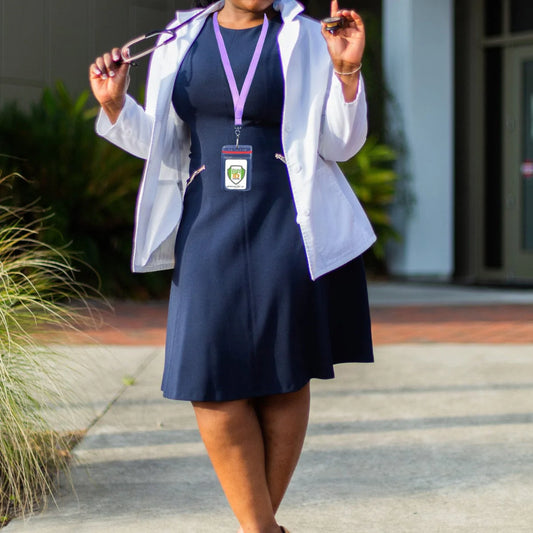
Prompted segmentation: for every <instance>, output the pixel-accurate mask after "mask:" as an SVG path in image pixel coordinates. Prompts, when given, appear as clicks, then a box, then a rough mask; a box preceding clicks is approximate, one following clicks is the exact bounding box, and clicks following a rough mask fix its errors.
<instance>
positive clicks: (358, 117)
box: [318, 75, 368, 161]
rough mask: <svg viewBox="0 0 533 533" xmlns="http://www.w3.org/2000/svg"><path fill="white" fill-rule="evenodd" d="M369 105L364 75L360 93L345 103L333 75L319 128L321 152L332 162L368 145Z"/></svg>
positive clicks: (360, 81)
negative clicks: (367, 106) (367, 105)
mask: <svg viewBox="0 0 533 533" xmlns="http://www.w3.org/2000/svg"><path fill="white" fill-rule="evenodd" d="M367 131H368V126H367V108H366V96H365V85H364V81H363V77H362V76H360V78H359V87H358V90H357V95H356V97H355V100H354V101H353V102H346V101H345V100H344V95H343V93H342V85H341V82H340V81H339V79H338V78H337V76H335V75H332V79H331V84H330V88H329V93H328V97H327V100H326V104H325V107H324V115H323V119H322V126H321V131H320V138H319V145H318V153H319V154H320V155H321V156H322V157H323V158H324V159H326V160H329V161H346V160H348V159H350V158H351V157H353V156H354V155H355V154H356V153H357V152H358V151H359V150H360V149H361V148H362V146H363V145H364V144H365V141H366V135H367Z"/></svg>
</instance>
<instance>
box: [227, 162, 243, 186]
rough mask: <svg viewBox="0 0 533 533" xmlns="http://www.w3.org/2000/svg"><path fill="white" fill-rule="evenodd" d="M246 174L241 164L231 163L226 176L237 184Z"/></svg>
mask: <svg viewBox="0 0 533 533" xmlns="http://www.w3.org/2000/svg"><path fill="white" fill-rule="evenodd" d="M245 176H246V170H245V168H244V167H243V166H242V165H231V166H230V167H229V168H228V178H229V179H230V180H231V182H232V183H235V185H237V184H238V183H240V182H241V181H242V180H243V179H244V177H245Z"/></svg>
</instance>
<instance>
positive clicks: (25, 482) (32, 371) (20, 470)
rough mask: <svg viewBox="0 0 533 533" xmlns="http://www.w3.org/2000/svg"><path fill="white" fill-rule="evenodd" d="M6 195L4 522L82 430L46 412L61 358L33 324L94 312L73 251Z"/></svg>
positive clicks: (0, 358)
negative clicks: (68, 429)
mask: <svg viewBox="0 0 533 533" xmlns="http://www.w3.org/2000/svg"><path fill="white" fill-rule="evenodd" d="M10 179H14V177H13V176H9V177H5V178H3V179H2V178H0V184H1V185H4V186H5V184H6V180H10ZM4 189H5V188H4ZM8 202H9V199H8V198H0V527H1V526H2V525H5V524H6V523H7V522H8V521H9V519H10V518H12V517H13V516H14V515H16V514H20V513H25V512H27V511H29V510H32V509H34V508H35V507H36V506H37V505H39V504H40V503H41V502H42V501H43V497H44V496H45V495H46V494H48V493H50V492H51V489H52V487H53V484H54V479H55V478H56V476H57V474H58V472H59V471H61V470H62V469H64V468H65V467H67V465H68V458H69V450H70V449H71V447H72V445H73V444H74V443H75V442H76V440H77V438H78V437H79V435H78V436H77V435H76V434H69V435H61V434H58V433H57V432H55V431H54V430H53V428H51V427H49V423H48V422H47V420H46V417H45V416H44V414H43V410H44V408H47V409H49V408H50V407H53V406H56V405H62V404H64V401H65V398H66V396H65V394H66V391H65V390H64V389H63V387H62V383H61V380H60V379H59V368H60V366H61V365H62V364H63V362H62V361H61V356H60V355H59V354H58V353H55V352H54V350H53V349H51V348H48V347H46V346H43V345H41V344H39V343H38V341H37V340H36V337H35V335H34V332H35V331H36V330H39V331H41V332H42V331H46V330H49V329H53V330H55V331H56V333H57V329H58V328H62V329H72V328H76V327H77V326H78V325H79V324H80V321H83V322H86V321H87V320H92V319H93V318H92V317H91V313H90V312H89V313H87V311H88V310H89V311H90V306H89V304H88V303H87V302H88V300H87V299H88V295H89V294H90V293H91V290H90V289H88V288H87V287H85V286H83V285H80V284H79V283H77V282H76V279H75V268H74V266H73V264H72V258H71V257H69V254H68V252H67V251H66V250H64V249H57V248H54V247H52V246H49V245H46V244H43V243H42V242H40V241H39V239H38V236H39V232H40V231H41V230H42V228H43V226H44V225H45V224H46V222H47V219H46V218H42V217H41V218H40V217H36V216H35V214H36V208H35V207H32V206H28V207H24V208H21V207H10V206H8V205H6V204H7V203H8ZM28 212H32V213H31V214H32V216H31V217H29V219H30V220H32V222H27V220H28V217H27V215H28Z"/></svg>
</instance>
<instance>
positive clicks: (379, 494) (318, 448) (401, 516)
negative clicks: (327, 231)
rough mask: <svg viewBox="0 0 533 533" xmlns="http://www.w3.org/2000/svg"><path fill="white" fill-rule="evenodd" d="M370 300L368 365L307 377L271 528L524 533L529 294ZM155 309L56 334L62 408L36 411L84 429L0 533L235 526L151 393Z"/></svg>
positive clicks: (432, 291)
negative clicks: (299, 443)
mask: <svg viewBox="0 0 533 533" xmlns="http://www.w3.org/2000/svg"><path fill="white" fill-rule="evenodd" d="M371 301H372V310H373V321H374V337H375V340H376V363H375V364H373V365H340V366H339V367H338V372H337V379H335V380H333V381H318V380H315V381H314V382H313V384H312V389H313V405H312V412H311V420H310V426H309V433H308V438H307V440H306V445H305V448H304V452H303V455H302V459H301V461H300V464H299V466H298V469H297V471H296V474H295V477H294V479H293V482H292V484H291V487H290V488H289V491H288V493H287V496H286V499H285V500H284V503H283V506H282V508H281V509H280V513H279V519H280V522H281V523H283V524H285V525H286V526H287V527H289V529H290V530H291V531H292V532H293V533H319V532H320V533H324V532H326V531H327V532H332V533H351V532H355V531H365V532H376V533H377V532H379V533H383V532H384V533H389V532H391V533H397V532H417V533H418V532H423V533H428V532H429V533H433V532H454V533H455V532H468V533H477V532H480V533H481V532H483V533H487V532H489V533H491V532H492V533H500V532H505V533H507V532H510V533H514V532H531V531H533V328H532V326H531V324H533V321H532V318H533V292H532V291H526V290H523V291H510V290H507V291H495V290H493V291H489V290H486V289H462V288H457V287H442V286H432V285H403V284H398V285H396V284H373V285H372V286H371ZM165 313H166V310H165V305H164V303H155V304H149V305H143V306H138V305H133V304H123V303H121V304H119V305H117V306H116V314H115V315H114V316H113V317H109V318H108V325H107V326H106V327H105V328H103V329H100V330H99V331H94V332H87V333H89V334H91V336H92V338H93V339H95V340H99V341H103V342H104V343H105V345H97V344H89V343H88V337H86V336H83V338H81V337H80V338H77V339H71V342H74V341H76V342H77V345H69V346H68V347H66V348H65V351H66V355H67V357H68V359H69V360H70V361H71V366H69V367H68V370H65V379H67V380H69V381H70V382H71V383H73V384H74V386H75V388H76V398H77V400H76V401H75V402H71V406H70V410H69V415H68V416H65V413H62V412H60V411H58V410H54V411H52V412H51V413H50V416H51V417H52V419H54V420H55V425H56V426H57V427H65V428H66V427H73V428H79V427H80V426H85V427H90V429H89V432H88V435H87V437H86V439H85V440H84V441H83V443H82V444H81V445H80V446H79V447H78V449H77V451H76V465H75V467H74V468H73V471H72V483H71V484H69V483H66V482H65V481H63V484H62V487H61V489H60V490H59V493H58V496H57V506H55V505H54V504H53V502H50V505H49V507H48V509H47V510H46V511H45V512H44V513H42V514H39V515H36V516H34V517H32V518H31V519H30V520H28V521H23V520H15V521H13V522H11V523H10V524H9V525H8V526H7V527H6V528H5V530H6V533H12V532H19V531H32V532H36V533H52V532H53V533H70V532H76V533H85V532H102V533H107V532H112V533H115V532H116V533H122V532H127V533H137V532H139V533H144V532H152V531H157V532H163V533H165V532H177V533H182V532H183V533H185V532H187V533H218V532H220V533H226V532H227V533H230V532H233V533H234V532H235V531H236V530H237V524H236V522H235V520H234V518H233V516H232V514H231V512H230V511H229V509H228V507H227V504H226V502H225V500H224V496H223V494H222V492H221V490H220V488H219V487H218V484H217V481H216V478H215V476H214V474H213V472H212V469H211V466H210V464H209V460H208V459H207V457H206V455H205V452H204V450H203V445H202V443H201V440H200V438H199V436H198V432H197V430H196V427H195V421H194V416H193V413H192V411H191V408H190V406H189V405H188V404H186V403H182V402H171V401H166V400H163V399H162V398H161V394H160V392H159V383H160V378H161V368H162V364H163V348H162V343H163V339H164V336H163V333H164V321H165ZM82 342H83V343H82ZM72 367H75V368H77V371H75V372H73V370H72ZM126 378H127V379H126ZM132 382H133V385H127V384H128V383H132ZM72 486H73V487H74V489H75V490H72Z"/></svg>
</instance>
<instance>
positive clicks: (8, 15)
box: [0, 0, 190, 106]
mask: <svg viewBox="0 0 533 533" xmlns="http://www.w3.org/2000/svg"><path fill="white" fill-rule="evenodd" d="M189 5H190V2H189V0H112V1H109V0H1V1H0V105H1V104H2V103H5V102H7V101H10V100H16V101H18V102H19V103H20V104H21V105H23V106H24V105H28V103H29V102H32V101H35V100H36V99H37V98H38V97H39V95H40V94H41V91H42V89H43V88H44V87H46V86H51V85H53V84H54V83H55V81H56V80H58V79H61V80H63V81H64V82H65V83H66V85H67V87H68V88H69V90H70V91H71V92H72V93H73V94H78V93H79V92H80V91H82V90H84V89H86V88H87V87H88V82H87V72H88V67H89V64H90V63H91V62H92V60H93V59H94V57H96V55H98V54H100V53H101V52H103V51H105V50H108V49H110V48H111V47H113V46H117V45H121V44H123V43H124V42H126V41H127V40H129V39H130V38H131V37H133V36H135V35H138V34H140V33H145V32H147V31H149V30H153V29H156V28H160V27H162V26H164V25H166V24H167V23H168V22H169V20H170V19H171V18H172V17H173V13H174V11H175V10H176V9H178V8H183V7H188V6H189ZM144 79H145V66H141V67H139V68H138V72H133V73H132V83H133V87H132V90H133V92H136V91H137V90H138V88H139V86H140V85H142V84H143V82H144Z"/></svg>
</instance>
